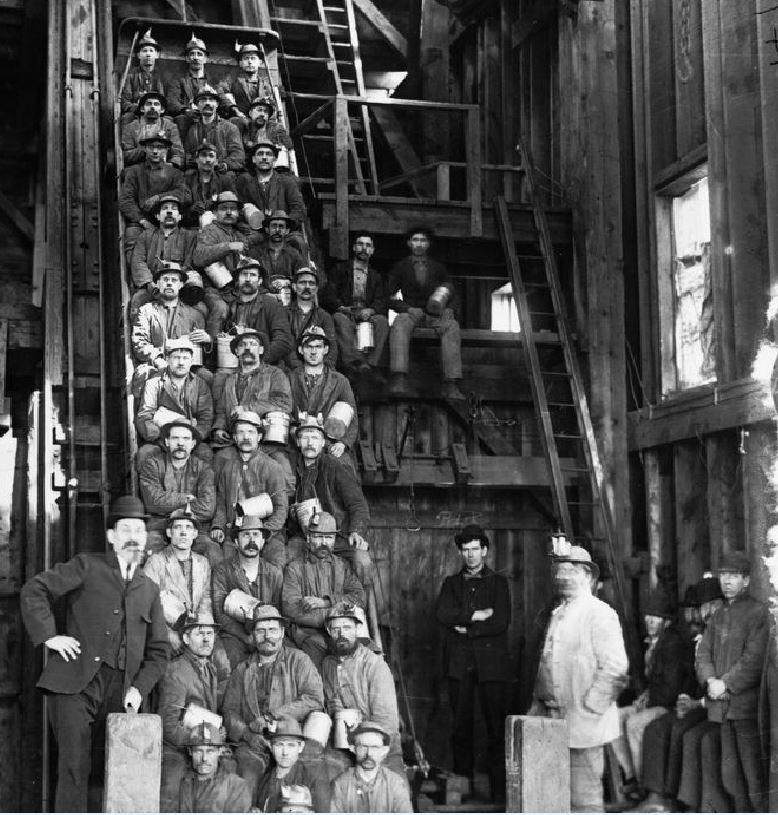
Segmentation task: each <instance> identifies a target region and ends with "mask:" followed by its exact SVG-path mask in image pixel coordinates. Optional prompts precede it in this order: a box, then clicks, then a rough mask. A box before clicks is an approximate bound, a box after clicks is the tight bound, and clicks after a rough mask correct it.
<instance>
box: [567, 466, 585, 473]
mask: <svg viewBox="0 0 778 815" xmlns="http://www.w3.org/2000/svg"><path fill="white" fill-rule="evenodd" d="M560 469H561V470H562V472H563V473H588V472H589V468H588V467H560Z"/></svg>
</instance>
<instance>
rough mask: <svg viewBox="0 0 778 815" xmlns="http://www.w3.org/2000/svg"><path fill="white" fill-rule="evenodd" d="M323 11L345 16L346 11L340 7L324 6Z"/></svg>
mask: <svg viewBox="0 0 778 815" xmlns="http://www.w3.org/2000/svg"><path fill="white" fill-rule="evenodd" d="M324 10H325V11H337V12H338V14H345V13H346V9H344V8H341V7H340V6H324Z"/></svg>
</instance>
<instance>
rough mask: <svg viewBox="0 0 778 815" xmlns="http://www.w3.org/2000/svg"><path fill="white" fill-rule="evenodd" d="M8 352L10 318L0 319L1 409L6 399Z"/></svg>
mask: <svg viewBox="0 0 778 815" xmlns="http://www.w3.org/2000/svg"><path fill="white" fill-rule="evenodd" d="M7 352H8V320H0V411H2V410H3V400H4V399H5V374H6V354H7Z"/></svg>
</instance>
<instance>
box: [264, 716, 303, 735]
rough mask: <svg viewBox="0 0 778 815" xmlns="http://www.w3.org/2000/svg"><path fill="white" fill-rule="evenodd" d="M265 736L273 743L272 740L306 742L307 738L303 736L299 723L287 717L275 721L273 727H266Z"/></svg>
mask: <svg viewBox="0 0 778 815" xmlns="http://www.w3.org/2000/svg"><path fill="white" fill-rule="evenodd" d="M265 735H266V736H267V738H268V739H269V740H270V741H273V739H300V741H308V736H305V735H303V729H302V728H301V727H300V722H298V721H297V720H296V719H289V718H287V717H284V718H283V719H276V721H275V727H268V728H267V729H266V730H265Z"/></svg>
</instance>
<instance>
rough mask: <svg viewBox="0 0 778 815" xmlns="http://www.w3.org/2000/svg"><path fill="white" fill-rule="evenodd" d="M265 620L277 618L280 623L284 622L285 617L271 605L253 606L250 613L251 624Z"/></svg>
mask: <svg viewBox="0 0 778 815" xmlns="http://www.w3.org/2000/svg"><path fill="white" fill-rule="evenodd" d="M265 620H279V621H280V622H282V623H285V622H286V617H284V615H283V614H281V612H280V611H279V610H278V609H277V608H276V607H275V606H271V605H269V604H268V605H258V606H256V607H255V608H254V611H253V613H252V615H251V624H252V625H256V624H257V623H261V622H264V621H265Z"/></svg>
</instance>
